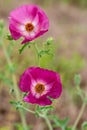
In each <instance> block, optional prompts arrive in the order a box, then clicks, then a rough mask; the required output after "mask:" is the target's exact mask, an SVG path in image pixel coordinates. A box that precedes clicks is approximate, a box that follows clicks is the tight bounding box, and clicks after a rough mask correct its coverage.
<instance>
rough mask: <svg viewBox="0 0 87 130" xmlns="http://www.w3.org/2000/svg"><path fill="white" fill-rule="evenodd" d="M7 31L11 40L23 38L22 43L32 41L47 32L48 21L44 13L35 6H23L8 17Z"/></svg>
mask: <svg viewBox="0 0 87 130" xmlns="http://www.w3.org/2000/svg"><path fill="white" fill-rule="evenodd" d="M9 21H10V25H9V29H10V32H11V35H12V37H13V39H15V40H17V39H19V38H20V37H24V40H23V41H22V43H26V42H29V41H32V40H34V39H35V38H37V37H39V36H40V35H43V34H44V33H45V32H47V31H48V28H49V20H48V17H47V16H46V14H45V12H44V11H43V10H41V9H40V8H39V7H38V6H36V5H23V6H21V7H19V8H16V9H15V10H13V11H12V12H11V13H10V16H9Z"/></svg>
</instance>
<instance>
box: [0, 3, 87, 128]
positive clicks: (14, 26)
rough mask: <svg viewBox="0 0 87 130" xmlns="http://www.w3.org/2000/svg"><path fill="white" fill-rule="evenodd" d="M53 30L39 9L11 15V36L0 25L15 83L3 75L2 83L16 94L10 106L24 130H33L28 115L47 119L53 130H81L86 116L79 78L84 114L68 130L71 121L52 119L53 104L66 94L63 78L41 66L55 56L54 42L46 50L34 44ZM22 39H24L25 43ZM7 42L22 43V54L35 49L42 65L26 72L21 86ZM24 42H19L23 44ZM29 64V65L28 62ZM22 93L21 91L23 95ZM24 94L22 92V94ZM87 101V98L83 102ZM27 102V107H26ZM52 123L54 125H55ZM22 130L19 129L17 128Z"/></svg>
mask: <svg viewBox="0 0 87 130" xmlns="http://www.w3.org/2000/svg"><path fill="white" fill-rule="evenodd" d="M48 29H49V19H48V17H47V15H46V14H45V12H44V11H43V10H42V9H41V8H40V7H38V6H36V5H23V6H21V7H18V8H16V9H14V10H13V11H11V13H10V15H9V30H10V34H9V35H8V34H7V35H4V32H5V27H4V24H3V21H0V45H1V47H2V48H3V51H4V54H5V57H6V60H7V63H8V70H9V73H10V74H11V78H12V79H9V80H8V79H7V80H6V78H7V77H5V76H4V78H3V76H2V75H1V74H0V79H3V81H6V83H8V84H10V86H11V88H12V89H11V91H10V93H11V94H12V93H14V94H15V99H14V100H11V101H10V103H11V104H12V105H14V106H15V107H16V109H17V110H19V113H20V117H21V121H22V127H20V129H21V130H29V129H31V127H30V126H28V125H27V123H26V118H25V112H30V113H32V114H34V115H35V116H36V117H37V118H38V117H40V118H43V119H44V120H45V121H46V124H47V126H48V129H49V130H53V129H54V128H61V129H62V130H77V125H78V122H79V120H80V118H81V116H82V114H83V111H84V109H85V107H86V104H87V96H86V95H85V92H84V91H83V90H82V89H81V88H80V81H81V79H80V76H79V75H76V76H75V79H74V81H75V86H76V88H77V90H76V92H77V94H79V96H80V97H81V99H82V101H83V105H82V108H81V111H80V113H79V115H78V117H77V119H76V121H75V123H74V125H72V126H68V122H69V119H68V118H65V119H63V120H62V119H59V118H58V117H57V116H56V115H51V114H50V111H52V110H54V107H53V105H52V103H53V102H54V101H55V99H57V98H59V97H60V96H61V93H62V80H61V76H60V74H58V73H57V72H55V71H53V70H50V69H47V68H46V67H45V68H43V67H42V66H41V65H40V60H41V58H43V56H44V55H51V56H53V53H52V50H51V49H50V45H52V41H53V40H52V38H48V40H46V42H44V43H43V44H44V45H45V46H46V48H44V49H43V47H42V45H41V48H40V49H39V48H38V46H37V45H38V44H36V42H35V41H34V40H35V39H36V38H37V37H39V36H41V35H43V34H44V33H45V32H47V31H48ZM21 37H23V38H24V40H23V41H21V39H20V38H21ZM4 39H5V40H6V39H8V40H9V42H11V44H14V45H16V42H17V40H18V39H20V41H21V43H22V44H21V48H20V49H19V54H21V53H22V52H23V50H25V49H26V47H30V46H33V45H34V47H35V50H36V52H37V57H38V65H35V66H33V67H31V66H28V67H29V68H27V69H26V68H25V70H24V72H23V73H22V74H20V75H21V76H20V78H19V83H17V80H16V76H15V66H14V64H13V63H12V61H11V59H10V51H9V52H8V49H7V48H6V46H5V44H4ZM20 41H18V42H19V43H20ZM25 62H26V61H25ZM19 89H20V91H19ZM21 91H22V92H21ZM83 97H84V98H83ZM25 102H26V103H25ZM27 103H28V104H32V105H34V106H35V107H34V110H31V109H30V108H29V107H27V105H26V104H27ZM51 121H52V123H51ZM86 126H87V122H84V123H83V124H82V130H85V128H86ZM17 128H19V127H17Z"/></svg>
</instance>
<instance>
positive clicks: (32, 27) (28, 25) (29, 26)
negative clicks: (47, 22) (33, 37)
mask: <svg viewBox="0 0 87 130" xmlns="http://www.w3.org/2000/svg"><path fill="white" fill-rule="evenodd" d="M25 29H26V31H28V32H31V31H32V30H33V29H34V26H33V24H32V23H27V24H26V25H25Z"/></svg>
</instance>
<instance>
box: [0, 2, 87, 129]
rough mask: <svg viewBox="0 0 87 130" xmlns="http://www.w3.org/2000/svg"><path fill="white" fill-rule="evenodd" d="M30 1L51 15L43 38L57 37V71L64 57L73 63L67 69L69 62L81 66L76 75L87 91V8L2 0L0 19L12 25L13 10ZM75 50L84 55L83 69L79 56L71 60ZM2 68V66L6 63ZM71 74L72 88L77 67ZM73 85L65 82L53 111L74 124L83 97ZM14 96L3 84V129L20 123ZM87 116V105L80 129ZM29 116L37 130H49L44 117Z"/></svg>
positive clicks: (0, 125) (0, 100)
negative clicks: (73, 92)
mask: <svg viewBox="0 0 87 130" xmlns="http://www.w3.org/2000/svg"><path fill="white" fill-rule="evenodd" d="M30 3H33V4H37V5H39V6H40V7H42V8H43V9H44V10H45V12H46V13H47V15H48V17H49V20H50V29H49V32H48V33H46V34H45V35H44V38H42V37H41V38H40V39H42V40H44V39H45V38H47V37H49V36H52V37H53V38H54V42H55V45H56V46H57V49H56V58H55V60H54V62H55V67H56V70H57V71H59V72H61V69H62V68H61V64H62V63H61V64H60V63H59V62H60V59H61V58H62V57H66V59H65V62H68V63H70V64H66V65H65V66H63V69H64V70H65V71H66V68H65V67H67V69H68V67H69V65H72V68H73V67H74V66H75V65H77V66H75V67H76V68H75V72H74V74H75V73H80V74H81V87H82V88H83V89H84V90H85V91H87V86H86V85H87V8H86V7H84V6H79V5H77V4H74V3H71V4H70V3H66V2H65V3H64V2H59V1H57V0H47V1H46V0H43V1H42V0H32V1H31V0H14V1H13V0H7V1H6V0H0V19H4V21H5V24H6V26H7V27H8V16H9V12H10V11H11V10H12V9H14V8H16V7H18V6H20V5H22V4H30ZM74 53H76V55H80V58H81V60H82V61H81V63H82V62H84V63H82V66H81V67H79V69H78V66H79V64H81V63H79V62H80V61H79V60H78V58H77V59H76V60H75V62H74V61H73V62H74V63H72V62H71V60H73V59H72V55H73V54H74ZM59 56H60V57H59ZM2 57H4V54H3V52H2V50H1V49H0V59H1V58H2ZM67 59H68V60H67ZM57 60H58V61H57ZM65 62H64V63H65ZM58 64H60V66H58ZM25 66H26V65H25ZM0 67H1V68H2V66H0ZM71 71H72V73H71ZM66 72H67V71H66ZM62 74H63V70H62ZM62 74H61V75H62ZM69 74H70V75H69V76H68V79H67V80H68V81H69V80H70V81H71V84H72V87H74V83H73V79H74V74H73V70H71V69H70V68H69ZM71 75H72V77H71ZM69 77H70V79H69ZM71 84H68V85H70V86H67V85H63V86H64V91H63V93H62V96H61V97H60V99H59V100H58V101H56V102H55V103H54V106H55V111H54V112H53V114H56V115H57V116H58V117H60V118H61V119H64V118H65V117H69V118H70V121H69V124H73V122H74V121H75V119H76V117H77V115H78V112H79V110H80V107H81V104H82V101H81V99H80V98H79V97H76V98H75V99H74V98H73V96H71V95H70V94H69V90H68V89H70V87H71ZM10 98H11V97H10V94H9V90H8V88H7V87H6V86H5V85H4V84H2V83H0V130H16V129H15V126H14V123H17V122H20V117H19V114H18V112H17V111H16V110H15V109H13V108H12V106H11V105H10V104H9V100H10ZM86 115H87V108H86V109H85V112H84V114H83V116H82V118H81V120H80V122H79V124H78V128H80V126H81V123H82V122H83V121H85V120H87V116H86ZM26 119H27V123H28V124H31V125H32V124H34V127H33V128H32V129H33V130H35V129H36V128H37V129H38V130H45V129H47V128H46V125H45V124H44V121H43V120H41V119H37V118H35V117H34V116H33V115H31V114H29V113H27V114H26ZM55 130H58V129H55Z"/></svg>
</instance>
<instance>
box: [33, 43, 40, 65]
mask: <svg viewBox="0 0 87 130" xmlns="http://www.w3.org/2000/svg"><path fill="white" fill-rule="evenodd" d="M34 47H35V50H36V53H37V56H38V66H39V67H40V56H39V49H38V47H37V44H36V43H35V44H34Z"/></svg>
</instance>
